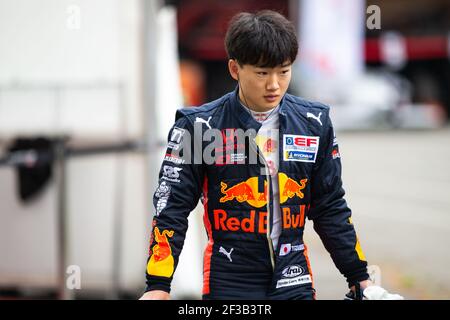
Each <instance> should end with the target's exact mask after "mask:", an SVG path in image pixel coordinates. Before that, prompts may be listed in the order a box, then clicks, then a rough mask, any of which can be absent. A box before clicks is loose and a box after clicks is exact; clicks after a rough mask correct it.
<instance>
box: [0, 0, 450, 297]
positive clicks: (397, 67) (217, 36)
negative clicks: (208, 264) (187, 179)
mask: <svg viewBox="0 0 450 320" xmlns="http://www.w3.org/2000/svg"><path fill="white" fill-rule="evenodd" d="M260 9H273V10H277V11H279V12H281V13H283V14H285V15H286V16H288V17H289V18H290V19H291V20H292V21H293V22H294V23H295V25H296V27H297V30H298V35H299V42H300V51H299V56H298V59H297V61H296V62H295V64H294V73H293V79H292V82H291V86H290V89H289V91H290V92H291V93H293V94H296V95H300V96H302V97H304V98H307V99H311V100H319V101H321V102H324V103H327V104H329V105H331V106H332V118H333V121H334V124H335V127H336V131H337V135H338V140H339V144H340V152H341V156H342V161H343V180H344V186H345V189H346V191H347V194H346V199H347V200H348V202H349V205H350V207H351V208H352V210H353V221H354V223H355V226H356V229H357V232H358V235H359V238H360V241H361V244H362V248H363V250H364V251H365V254H366V257H367V258H368V261H369V264H370V265H372V266H374V269H375V270H378V271H377V272H375V276H376V278H377V281H381V285H382V286H384V287H386V288H387V289H388V290H391V291H394V292H397V293H400V294H402V295H404V296H405V297H406V298H408V299H449V298H450V271H449V269H448V268H447V265H448V264H449V263H450V252H449V249H448V248H447V247H446V246H447V245H448V244H449V243H450V171H449V160H448V159H449V158H450V128H449V125H448V120H449V114H450V2H449V1H447V0H376V1H375V0H374V1H371V0H367V1H364V0H314V1H313V0H303V1H297V0H239V1H238V0H229V1H221V0H217V1H213V0H179V1H163V0H127V1H121V0H40V1H32V0H0V299H17V298H26V299H29V298H50V299H53V298H59V299H91V298H100V299H119V298H120V299H136V298H138V297H139V296H140V295H141V294H142V292H143V290H144V288H145V266H146V259H147V255H148V240H149V234H150V228H151V219H152V216H153V214H154V208H153V204H152V195H153V192H154V190H155V189H156V184H157V174H158V171H159V166H160V164H161V162H162V159H163V157H162V156H163V154H164V151H165V150H164V149H165V144H166V142H165V141H166V137H167V133H168V130H169V128H170V127H171V125H172V124H173V121H174V115H175V110H176V109H178V108H179V107H181V106H193V107H195V106H198V105H201V104H202V103H204V102H206V101H209V100H212V99H216V98H218V97H220V96H222V95H223V94H225V93H227V92H229V91H231V90H233V89H234V87H235V85H236V83H234V81H233V80H232V78H231V77H230V76H229V74H228V71H227V66H226V64H227V57H226V54H225V50H224V48H223V40H224V35H225V31H226V28H227V23H228V20H229V19H230V18H231V17H232V16H233V15H234V14H235V13H237V12H240V11H257V10H260ZM189 224H190V226H189V230H188V234H187V239H186V242H185V248H184V250H183V252H182V254H181V258H180V263H179V266H178V270H177V272H176V273H175V278H174V282H173V285H172V287H173V291H172V295H173V298H175V299H182V298H191V299H198V298H200V297H201V288H202V265H203V262H202V259H203V248H204V247H205V245H206V233H205V231H204V228H203V225H202V208H201V207H200V206H199V207H197V208H196V210H195V211H194V212H192V214H191V216H190V218H189ZM311 225H312V223H309V224H308V223H307V229H308V230H307V231H306V237H305V242H306V243H307V244H309V254H310V258H311V264H312V268H313V271H314V283H315V286H316V289H317V298H318V299H342V298H343V296H344V294H345V293H346V291H347V287H346V283H345V280H344V279H343V277H342V276H341V275H340V274H339V272H338V270H337V269H336V268H335V267H334V265H333V263H332V261H331V258H330V257H329V255H328V253H327V252H326V251H325V249H324V248H323V246H322V244H321V242H320V240H319V238H318V237H317V235H316V234H315V233H314V231H313V230H312V226H311Z"/></svg>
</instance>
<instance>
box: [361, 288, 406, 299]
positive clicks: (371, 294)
mask: <svg viewBox="0 0 450 320" xmlns="http://www.w3.org/2000/svg"><path fill="white" fill-rule="evenodd" d="M363 296H364V300H404V299H405V298H403V297H402V296H401V295H399V294H392V293H389V292H387V290H385V289H383V288H382V287H379V286H375V285H372V286H368V287H367V288H365V289H364V291H363Z"/></svg>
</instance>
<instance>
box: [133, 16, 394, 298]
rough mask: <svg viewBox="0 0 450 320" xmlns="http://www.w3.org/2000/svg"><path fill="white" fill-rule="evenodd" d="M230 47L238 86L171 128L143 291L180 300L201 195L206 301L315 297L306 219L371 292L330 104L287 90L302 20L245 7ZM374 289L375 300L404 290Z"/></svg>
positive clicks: (356, 287)
mask: <svg viewBox="0 0 450 320" xmlns="http://www.w3.org/2000/svg"><path fill="white" fill-rule="evenodd" d="M225 45H226V49H227V53H228V56H229V62H228V67H229V71H230V74H231V76H232V77H233V78H234V79H235V80H236V81H237V82H238V86H237V88H236V90H235V91H234V92H231V93H229V94H226V95H225V96H223V97H222V98H220V99H218V100H216V101H213V102H210V103H208V104H205V105H203V106H201V107H198V108H185V109H181V110H179V111H178V112H177V114H176V122H175V125H174V126H173V128H172V129H171V132H170V133H169V137H168V140H169V141H168V148H167V154H166V157H165V159H164V162H163V164H162V168H161V171H160V175H159V177H160V180H159V186H158V188H157V190H156V192H155V195H154V204H155V208H156V210H157V211H156V216H155V217H154V220H153V226H152V227H153V232H152V239H151V242H150V256H149V259H148V265H147V290H146V291H147V292H146V293H145V294H144V295H143V296H142V299H169V292H170V283H171V280H172V276H173V273H174V271H175V269H176V266H177V263H178V258H179V255H180V252H181V250H182V247H183V242H184V238H185V233H186V230H187V226H188V220H187V217H188V215H189V213H190V212H191V211H192V210H193V209H194V208H195V207H196V205H197V203H198V201H199V199H200V198H202V202H203V205H204V208H205V211H204V224H205V228H206V232H207V234H208V239H209V241H208V244H207V247H206V249H205V253H204V269H203V275H204V283H203V298H204V299H314V298H315V290H314V287H313V277H312V271H311V268H310V264H309V260H308V253H307V247H306V245H305V244H304V243H303V240H302V236H303V230H304V225H305V218H306V217H307V218H308V219H310V220H312V221H313V222H314V229H315V230H316V232H317V233H318V234H319V235H320V237H321V239H322V241H323V243H324V245H325V247H326V249H327V250H328V251H329V252H330V254H331V257H332V259H333V261H334V263H335V264H336V266H337V268H338V269H339V271H340V272H341V273H342V274H343V275H344V276H345V278H346V279H347V282H348V284H349V287H350V288H351V289H352V290H353V291H351V292H353V293H352V294H350V295H352V296H353V297H354V298H362V297H363V295H362V291H363V290H364V289H366V288H368V287H369V286H371V285H372V284H371V282H370V280H369V276H368V274H367V269H366V268H367V262H366V259H365V257H364V254H363V252H362V250H361V247H360V245H359V242H358V238H357V236H356V233H355V230H354V227H353V224H352V222H351V211H350V209H349V208H348V207H347V203H346V201H345V200H344V198H343V196H344V190H343V188H342V182H341V162H340V156H339V149H338V145H337V141H336V138H335V136H334V131H333V127H332V124H331V121H330V118H329V107H327V106H325V105H323V104H320V103H316V102H309V101H306V100H303V99H301V98H298V97H295V96H292V95H290V94H287V93H286V91H287V89H288V86H289V82H290V80H291V66H292V63H293V62H294V61H295V59H296V56H297V51H298V44H297V37H296V34H295V28H294V27H293V25H292V24H291V23H290V22H289V21H288V20H287V19H286V18H285V17H283V16H282V15H280V14H278V13H276V12H273V11H261V12H258V13H256V14H250V13H240V14H238V15H236V16H235V17H233V19H232V20H231V23H230V26H229V29H228V31H227V34H226V39H225ZM211 132H213V133H217V132H219V134H218V135H217V134H212V133H211ZM205 136H208V137H209V138H206V139H205ZM213 136H214V137H215V138H216V139H215V141H214V143H213V144H212V147H211V144H210V141H209V140H213V139H212V138H211V137H213ZM242 136H243V137H244V138H243V139H242ZM180 150H182V151H181V153H182V157H180V155H181V153H180ZM196 150H197V151H198V150H200V153H201V154H202V156H203V157H202V159H200V161H198V156H197V155H196V154H195V151H196ZM207 151H210V152H209V153H208V152H207ZM208 154H211V155H212V157H213V158H214V160H215V161H213V162H211V161H210V159H209V160H208V159H206V158H207V156H208ZM205 157H206V158H205ZM255 159H256V160H257V161H254V160H255ZM371 288H375V291H374V292H370V290H369V289H366V290H365V296H366V297H368V298H370V297H371V296H372V297H375V298H399V296H396V295H390V294H388V293H387V292H386V291H385V290H384V289H382V288H380V287H376V286H372V287H371ZM367 290H369V291H367ZM372 291H373V290H372Z"/></svg>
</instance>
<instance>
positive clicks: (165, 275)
mask: <svg viewBox="0 0 450 320" xmlns="http://www.w3.org/2000/svg"><path fill="white" fill-rule="evenodd" d="M193 145H194V139H193V126H192V124H191V123H190V122H189V119H188V118H187V117H185V116H184V117H181V118H180V119H178V120H177V121H176V122H175V124H174V126H173V127H172V128H171V130H170V132H169V136H168V145H167V151H166V154H165V156H164V160H163V163H162V165H161V169H160V172H159V184H158V187H157V189H156V191H155V193H154V195H153V204H154V206H155V210H156V211H155V215H154V218H153V221H152V233H151V238H150V246H149V256H148V259H147V269H146V279H147V288H146V291H150V290H163V291H166V292H170V284H171V281H172V278H173V274H174V272H175V269H176V267H177V264H178V259H179V256H180V253H181V250H182V248H183V244H184V239H185V236H186V231H187V228H188V220H187V218H188V216H189V213H190V212H191V211H192V210H193V209H194V208H195V207H196V205H197V203H198V200H199V198H200V196H201V193H202V182H203V172H202V165H201V163H200V164H196V163H197V162H198V161H196V162H195V163H194V159H193V158H194V157H193V154H194V152H193V150H194V148H193Z"/></svg>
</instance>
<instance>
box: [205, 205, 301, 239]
mask: <svg viewBox="0 0 450 320" xmlns="http://www.w3.org/2000/svg"><path fill="white" fill-rule="evenodd" d="M305 210H306V205H300V206H299V212H293V211H291V208H290V207H284V208H283V224H282V225H283V229H299V228H302V227H304V225H305ZM294 211H297V210H294ZM213 226H214V230H219V231H230V232H245V233H260V234H265V233H266V232H267V212H265V211H259V212H258V211H256V210H250V212H249V213H246V214H245V215H237V216H236V214H234V216H230V214H229V213H228V212H227V211H226V210H222V209H215V210H213Z"/></svg>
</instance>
